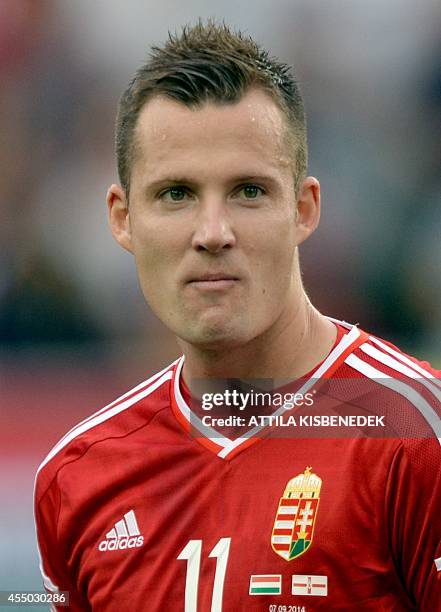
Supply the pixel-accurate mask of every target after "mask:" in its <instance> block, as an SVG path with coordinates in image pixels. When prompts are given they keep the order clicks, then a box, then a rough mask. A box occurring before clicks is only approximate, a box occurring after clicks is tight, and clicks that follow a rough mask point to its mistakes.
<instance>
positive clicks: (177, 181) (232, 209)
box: [107, 89, 336, 383]
mask: <svg viewBox="0 0 441 612" xmlns="http://www.w3.org/2000/svg"><path fill="white" fill-rule="evenodd" d="M285 136H286V127H285V124H284V117H283V114H282V112H281V111H280V110H279V108H278V107H277V105H276V104H275V102H274V101H273V100H272V99H271V98H270V97H269V96H268V94H266V93H265V92H263V91H261V90H259V89H253V90H250V91H248V92H247V93H246V94H245V95H244V96H243V97H242V99H241V100H240V101H239V102H237V103H235V104H225V105H217V104H213V103H207V104H204V105H203V106H201V107H199V108H197V109H190V108H188V107H186V106H184V105H183V104H179V103H178V102H176V101H173V100H171V99H169V98H166V97H160V96H157V97H155V98H153V99H152V100H150V101H149V102H148V103H147V104H146V105H145V106H144V108H143V109H142V111H141V113H140V116H139V118H138V123H137V129H136V135H135V138H136V143H137V147H136V148H137V153H136V156H135V159H134V161H133V166H132V173H131V180H130V202H128V201H127V199H126V196H125V193H124V191H123V189H122V188H121V187H120V186H118V185H112V186H111V187H110V189H109V191H108V194H107V203H108V209H109V220H110V226H111V230H112V233H113V236H114V237H115V239H116V240H117V242H118V243H119V244H120V245H121V246H122V247H123V248H125V249H126V250H128V251H129V252H131V253H132V254H133V255H134V257H135V262H136V267H137V271H138V276H139V280H140V285H141V288H142V291H143V293H144V296H145V298H146V300H147V302H148V303H149V304H150V306H151V308H152V310H153V311H154V312H155V314H156V315H157V316H158V317H159V318H160V319H161V320H162V321H163V323H164V324H165V325H166V326H167V327H168V328H169V329H170V330H171V331H172V332H173V333H174V334H175V335H176V336H177V338H178V342H179V344H180V345H181V348H182V349H183V352H184V353H185V355H186V361H185V365H184V371H183V375H184V379H185V380H186V381H187V383H190V381H191V379H192V378H193V377H196V378H201V377H235V378H259V377H260V378H264V377H267V378H279V379H283V378H284V379H286V378H297V377H299V376H302V375H303V374H305V373H306V372H308V371H309V370H311V369H312V368H313V367H314V366H315V365H317V364H318V363H319V362H320V361H321V360H323V359H324V357H325V356H326V355H327V354H328V352H329V350H330V349H331V347H332V345H333V343H334V341H335V337H336V329H335V326H334V325H333V324H332V323H331V322H329V321H328V320H327V319H326V318H325V317H323V316H322V315H321V314H320V313H319V312H318V311H317V310H316V309H315V308H314V307H313V306H312V305H311V303H310V301H309V300H308V298H307V296H306V294H305V292H304V290H303V286H302V282H301V277H300V269H299V264H298V246H299V245H300V244H301V243H302V242H303V241H304V240H306V239H307V238H308V237H309V236H310V235H311V234H312V232H313V231H314V230H315V228H316V227H317V224H318V222H319V218H320V186H319V183H318V181H317V180H316V179H315V178H313V177H307V178H305V179H304V180H303V182H302V184H301V186H300V188H299V190H298V194H297V197H296V196H295V193H294V180H293V170H292V167H293V166H292V159H291V157H290V151H289V145H288V142H287V139H286V137H285Z"/></svg>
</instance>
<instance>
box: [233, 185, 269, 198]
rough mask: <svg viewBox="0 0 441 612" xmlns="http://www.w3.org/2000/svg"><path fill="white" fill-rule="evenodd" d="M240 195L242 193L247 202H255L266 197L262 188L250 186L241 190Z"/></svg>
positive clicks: (244, 186)
mask: <svg viewBox="0 0 441 612" xmlns="http://www.w3.org/2000/svg"><path fill="white" fill-rule="evenodd" d="M239 193H242V194H243V195H244V197H245V199H246V200H255V199H257V198H258V197H259V196H261V195H264V193H265V192H264V190H263V189H262V187H259V186H258V185H252V184H249V185H243V186H242V187H241V188H240V190H239Z"/></svg>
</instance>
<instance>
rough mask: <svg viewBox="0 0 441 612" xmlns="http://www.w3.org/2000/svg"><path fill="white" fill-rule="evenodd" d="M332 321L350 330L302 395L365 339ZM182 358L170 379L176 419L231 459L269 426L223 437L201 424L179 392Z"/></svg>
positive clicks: (355, 329)
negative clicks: (235, 436)
mask: <svg viewBox="0 0 441 612" xmlns="http://www.w3.org/2000/svg"><path fill="white" fill-rule="evenodd" d="M331 320H332V321H334V322H335V323H338V324H340V325H341V326H343V327H345V328H346V329H350V331H349V332H348V333H345V334H344V335H343V337H342V338H341V340H340V342H338V344H337V345H336V346H335V347H334V348H333V349H332V351H331V352H330V353H329V355H328V356H327V357H326V359H325V360H324V361H323V362H322V363H321V364H320V366H319V367H318V368H317V369H316V370H314V372H313V374H312V375H311V376H310V377H309V378H307V379H306V381H305V382H304V384H303V385H302V386H301V387H300V389H298V390H297V391H296V392H297V393H301V394H303V395H305V394H306V393H308V392H310V391H311V390H312V389H313V387H314V385H315V384H317V382H318V380H320V379H325V378H330V377H331V376H332V375H333V374H334V372H335V371H336V370H337V369H338V368H339V367H340V365H341V364H342V363H343V362H344V360H345V359H346V357H347V356H348V355H349V354H350V353H352V352H353V351H354V350H355V349H356V348H357V347H358V346H360V345H361V344H362V343H363V342H365V341H366V340H367V334H366V333H365V332H363V331H362V330H360V329H359V328H358V327H357V326H356V325H350V324H348V323H346V322H341V321H337V320H335V319H331ZM184 361H185V355H182V357H181V358H180V359H179V360H178V362H177V364H176V366H175V368H174V372H173V378H172V381H171V405H172V409H173V412H174V414H175V416H176V418H177V420H178V421H179V423H180V424H181V426H182V427H183V428H184V429H185V431H186V432H187V433H189V434H190V435H191V436H192V437H194V438H195V439H196V440H197V442H199V443H200V444H202V445H203V446H205V448H208V449H209V450H210V451H212V452H213V453H215V454H216V455H217V456H218V457H220V458H222V459H226V458H228V459H232V458H233V457H234V456H235V455H237V454H238V453H239V452H241V451H243V450H245V449H246V448H248V447H249V446H250V445H252V444H254V443H255V442H257V441H258V440H259V439H261V437H262V433H261V432H262V431H263V430H265V429H268V427H267V426H256V427H254V428H253V429H251V430H249V431H248V432H247V435H246V436H244V437H240V438H236V439H235V440H231V439H230V438H227V437H225V436H223V435H222V434H221V433H219V432H218V431H216V430H215V429H214V428H212V427H208V426H207V425H204V424H203V423H202V421H201V419H200V418H199V417H198V416H197V415H196V414H195V413H194V412H193V411H192V410H191V409H190V407H189V406H188V404H187V402H186V401H185V399H184V397H183V396H182V393H181V387H180V380H181V373H182V367H183V365H184ZM284 412H285V409H284V407H283V406H281V407H280V408H278V409H277V410H276V411H275V412H274V413H273V416H277V415H279V414H283V413H284ZM258 434H261V435H260V436H259V435H258Z"/></svg>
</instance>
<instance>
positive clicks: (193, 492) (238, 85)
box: [35, 23, 441, 612]
mask: <svg viewBox="0 0 441 612" xmlns="http://www.w3.org/2000/svg"><path fill="white" fill-rule="evenodd" d="M116 143H117V157H118V170H119V175H120V182H121V184H120V185H112V186H111V187H110V189H109V191H108V197H107V202H108V208H109V218H110V226H111V229H112V233H113V235H114V237H115V239H116V240H117V242H118V243H119V244H120V245H121V246H122V247H124V248H125V249H126V250H128V251H129V252H131V253H133V255H134V257H135V262H136V267H137V270H138V275H139V280H140V284H141V288H142V291H143V293H144V296H145V298H146V300H147V302H148V303H149V304H150V306H151V308H152V309H153V311H154V312H155V313H156V314H157V316H158V317H159V318H160V319H161V320H162V321H163V322H164V323H165V325H166V326H167V327H169V328H170V329H171V330H172V331H173V332H174V334H175V335H176V336H177V338H178V342H179V344H180V346H181V348H182V351H183V354H184V356H183V357H181V358H180V359H178V360H177V361H175V362H174V363H173V364H171V365H170V366H169V367H166V368H165V369H164V370H162V371H161V372H159V373H158V374H156V375H154V376H153V377H152V378H150V379H148V380H147V381H145V382H143V383H141V384H140V385H138V386H137V387H135V388H134V389H132V390H131V391H129V392H128V393H126V394H125V395H123V396H122V397H121V398H119V399H118V400H116V401H115V402H113V403H112V404H110V405H109V406H106V407H105V408H103V409H102V410H101V411H99V412H98V413H96V414H95V415H93V416H91V417H89V418H88V419H86V420H85V421H83V422H82V423H80V424H79V425H77V426H76V427H74V428H73V429H72V430H71V431H70V432H68V433H67V434H66V435H65V436H64V438H62V440H61V441H60V442H59V443H58V444H57V445H56V446H55V447H54V449H52V451H51V452H50V453H49V455H48V457H47V458H46V459H45V461H44V462H43V464H42V465H41V466H40V469H39V472H38V476H37V482H36V502H35V503H36V506H35V508H36V522H37V532H38V539H39V548H40V552H41V570H42V573H43V578H44V582H45V586H46V587H47V589H48V590H49V591H50V592H54V593H57V592H59V591H69V594H70V608H71V609H72V610H90V609H97V610H118V611H120V610H148V611H150V610H166V609H167V610H169V609H170V610H171V609H176V610H182V609H185V610H186V612H195V611H196V610H199V611H205V610H210V609H211V610H212V611H216V612H218V611H220V610H229V611H236V610H276V609H279V610H282V609H283V610H288V609H289V610H296V611H300V610H308V612H309V611H310V610H318V609H320V610H330V609H338V610H388V611H389V610H397V611H398V610H416V609H419V610H435V609H436V608H437V606H438V605H439V603H440V601H441V600H440V593H441V591H440V574H439V572H438V570H439V569H440V567H441V559H440V558H441V549H440V546H439V535H440V521H439V516H438V513H439V508H437V507H436V506H437V502H438V501H439V460H440V449H439V442H438V440H437V435H439V421H438V415H437V413H438V412H439V408H440V399H441V385H440V382H439V380H438V379H437V376H438V378H439V373H437V372H435V370H433V369H432V368H431V367H430V366H429V365H428V364H425V363H421V362H419V361H417V360H416V359H414V358H411V357H408V356H407V355H405V354H404V353H402V352H400V351H399V350H398V349H396V348H395V347H392V346H391V345H390V344H388V343H386V342H384V341H381V340H379V339H377V338H375V337H373V336H370V335H368V334H366V333H365V332H363V331H361V330H360V329H358V328H357V327H356V326H352V325H348V324H345V323H339V322H336V321H334V320H331V319H329V318H327V317H325V316H323V315H322V314H321V313H319V312H318V311H317V310H316V309H315V308H314V307H313V306H312V304H311V303H310V301H309V300H308V298H307V296H306V294H305V292H304V289H303V286H302V281H301V275H300V267H299V258H298V247H299V245H300V244H301V243H302V242H303V241H304V240H306V239H307V238H308V237H309V236H310V235H311V234H312V232H313V231H314V229H315V228H316V227H317V224H318V221H319V216H320V186H319V183H318V181H317V180H316V179H315V178H313V177H308V176H307V174H306V157H307V156H306V128H305V118H304V111H303V103H302V99H301V96H300V94H299V91H298V87H297V84H296V82H295V81H294V79H293V77H292V76H291V75H290V73H289V71H288V69H287V68H286V66H284V65H282V64H280V63H279V62H278V61H276V60H272V59H270V58H269V57H268V55H267V53H266V52H264V51H263V50H262V49H260V48H259V47H258V46H257V45H256V44H255V43H254V42H253V41H252V40H250V39H248V38H245V37H243V36H241V35H239V34H233V33H231V32H230V31H229V29H228V28H227V27H225V26H217V25H216V24H213V23H208V24H207V25H203V24H201V23H199V24H198V25H196V26H195V27H193V28H191V29H188V28H187V29H184V31H183V32H182V34H181V35H180V36H175V37H171V38H170V40H169V41H168V42H167V43H166V44H165V45H164V46H163V47H161V48H154V49H153V53H152V56H151V58H150V59H149V61H148V62H147V64H146V65H145V66H143V67H142V68H140V69H139V70H138V72H137V73H136V75H135V77H134V79H133V80H132V82H131V83H130V85H129V87H128V89H127V90H126V92H125V93H124V95H123V97H122V99H121V102H120V107H119V115H118V121H117V136H116ZM225 379H228V381H227V384H228V385H229V386H228V387H224V390H223V393H220V395H221V399H220V400H219V397H218V395H219V394H218V393H216V394H215V393H213V392H211V393H207V389H208V390H210V389H211V390H212V387H211V383H213V384H217V385H219V384H220V385H222V380H225ZM230 379H234V381H231V380H230ZM238 379H240V380H238ZM268 379H272V380H273V381H275V382H274V386H273V388H272V389H270V391H269V392H267V390H268ZM250 380H252V381H255V382H254V383H250V382H249V381H250ZM198 381H199V382H198ZM201 381H202V382H201ZM235 381H236V382H235ZM256 381H258V382H256ZM259 381H260V382H259ZM281 381H284V382H281ZM200 384H202V387H203V392H201V390H200V389H201V387H200ZM259 390H260V391H262V394H261V395H262V396H265V400H264V402H263V403H262V404H261V405H258V404H255V405H254V406H251V403H252V402H251V399H255V398H257V397H258V394H259ZM277 394H278V395H280V396H283V400H282V402H281V403H279V404H277V405H276V403H275V397H276V395H277ZM288 396H289V398H290V403H289V405H288V404H287V402H286V398H287V397H288ZM222 398H223V399H224V400H225V401H222ZM297 400H298V401H297ZM219 404H222V406H221V407H220V408H219V411H218V412H216V410H215V411H214V412H213V407H217V406H218V405H219ZM225 405H226V406H225ZM257 405H258V407H256V406H257ZM225 407H227V409H226V410H225ZM222 410H223V412H222ZM258 413H259V414H258ZM380 413H381V414H380ZM219 415H221V416H219ZM222 415H223V416H225V418H224V419H223V420H222V418H221V417H222ZM288 415H289V416H290V417H291V419H289V418H287V420H286V422H285V421H284V418H285V417H288ZM262 416H264V417H271V419H268V418H267V420H265V419H260V417H262ZM276 416H277V417H279V420H277V419H275V417H276ZM228 417H231V418H230V420H228ZM233 417H235V418H233ZM258 417H259V419H258ZM282 417H283V418H282ZM306 417H308V418H311V419H313V417H318V421H317V423H318V425H319V433H313V434H311V433H310V432H311V429H310V426H312V425H313V424H314V421H312V420H308V419H307V418H306ZM325 417H326V418H327V419H328V420H326V418H325ZM331 417H332V418H331ZM368 417H369V419H372V418H374V417H375V419H376V421H375V423H377V424H378V427H377V429H376V428H375V427H374V426H373V425H372V422H371V421H370V420H369V419H368ZM241 418H242V419H243V421H241V420H240V419H241ZM385 418H386V423H385V422H384V419H385ZM216 419H217V421H216ZM253 419H254V420H253ZM345 419H346V420H345ZM363 419H365V421H363ZM334 422H335V423H336V424H338V425H340V424H341V423H344V424H345V425H346V427H345V428H344V430H341V428H340V429H333V430H332V429H331V433H328V432H329V429H327V425H329V424H333V423H334ZM215 423H217V425H218V426H215V425H214V424H215ZM286 423H289V427H291V430H290V433H289V434H288V435H287V434H286V432H285V429H286ZM366 423H367V424H368V426H367V429H366V428H365V427H364V426H365V425H366ZM385 425H386V430H384V431H380V433H379V434H378V429H381V427H384V426H385ZM300 426H301V427H300ZM296 427H297V430H296ZM302 427H303V429H302ZM308 428H309V429H308ZM282 429H283V431H282ZM299 430H300V431H299ZM294 431H295V433H293V432H294ZM348 432H349V435H348ZM386 432H387V433H386ZM279 606H280V607H279Z"/></svg>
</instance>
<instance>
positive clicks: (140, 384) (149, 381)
mask: <svg viewBox="0 0 441 612" xmlns="http://www.w3.org/2000/svg"><path fill="white" fill-rule="evenodd" d="M179 359H180V358H179ZM179 359H176V361H173V363H171V364H170V365H168V366H167V367H166V368H164V369H163V370H161V371H160V372H157V373H156V374H154V375H153V376H151V377H150V378H147V380H144V381H143V382H141V383H139V384H138V385H136V387H133V388H132V389H129V391H127V392H126V393H124V394H123V395H120V396H119V397H117V398H116V399H115V400H113V401H112V402H110V404H106V406H104V408H100V409H99V410H97V412H94V413H93V414H91V415H89V416H88V417H86V418H85V419H84V420H83V421H80V422H79V423H77V424H76V425H74V426H73V427H72V429H70V430H69V431H68V432H67V433H65V434H64V436H63V437H62V438H61V439H60V440H58V442H57V444H60V443H61V442H62V441H63V440H64V438H67V436H70V435H71V433H72V432H73V431H75V430H76V429H77V427H81V426H82V425H84V423H87V422H89V421H90V420H91V419H94V418H95V417H96V416H98V415H99V414H102V413H103V412H105V411H106V410H109V408H113V406H116V404H119V403H120V402H122V401H123V400H124V399H125V398H127V397H129V395H132V393H135V392H136V391H139V390H140V389H144V388H145V387H147V386H148V385H151V384H152V383H153V382H155V380H157V379H158V378H160V376H162V375H163V374H164V373H165V372H168V371H169V370H171V369H172V368H173V367H174V366H175V365H176V364H177V363H178V361H179Z"/></svg>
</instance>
